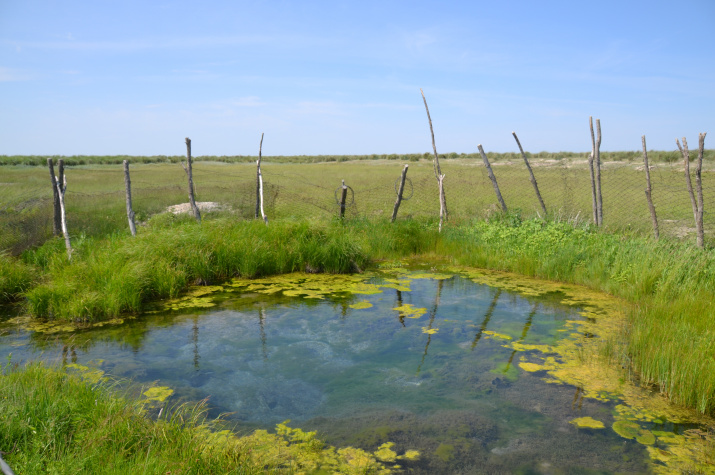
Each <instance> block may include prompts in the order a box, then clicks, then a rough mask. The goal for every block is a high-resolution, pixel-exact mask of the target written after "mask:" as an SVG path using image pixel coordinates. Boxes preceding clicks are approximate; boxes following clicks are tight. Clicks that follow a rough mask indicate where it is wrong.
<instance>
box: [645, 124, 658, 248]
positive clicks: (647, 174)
mask: <svg viewBox="0 0 715 475" xmlns="http://www.w3.org/2000/svg"><path fill="white" fill-rule="evenodd" d="M641 141H642V142H643V162H645V180H646V189H645V196H646V199H647V200H648V209H650V219H651V221H652V222H653V235H654V236H655V238H656V239H658V238H659V237H660V232H659V230H658V217H657V216H656V214H655V206H653V197H652V196H651V187H650V166H649V165H648V150H647V149H646V146H645V135H643V136H641Z"/></svg>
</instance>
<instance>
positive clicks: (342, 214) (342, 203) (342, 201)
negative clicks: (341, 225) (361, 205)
mask: <svg viewBox="0 0 715 475" xmlns="http://www.w3.org/2000/svg"><path fill="white" fill-rule="evenodd" d="M347 197H348V187H347V186H345V180H343V192H342V195H341V196H340V217H341V218H344V217H345V200H346V199H347Z"/></svg>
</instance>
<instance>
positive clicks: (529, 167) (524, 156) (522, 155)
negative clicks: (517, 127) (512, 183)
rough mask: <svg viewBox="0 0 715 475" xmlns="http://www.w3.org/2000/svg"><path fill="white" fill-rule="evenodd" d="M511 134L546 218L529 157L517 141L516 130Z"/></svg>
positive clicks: (544, 207) (544, 206)
mask: <svg viewBox="0 0 715 475" xmlns="http://www.w3.org/2000/svg"><path fill="white" fill-rule="evenodd" d="M511 135H513V136H514V140H516V144H517V145H518V146H519V151H520V152H521V157H522V158H523V159H524V163H526V169H527V170H529V176H530V177H531V178H530V180H531V184H532V185H534V191H536V197H537V198H538V199H539V204H540V205H541V209H542V211H543V212H544V219H546V205H545V204H544V200H543V199H541V193H539V186H538V185H537V184H536V177H534V172H533V171H532V170H531V165H529V159H527V158H526V154H525V153H524V149H523V148H521V142H519V137H517V136H516V132H512V133H511Z"/></svg>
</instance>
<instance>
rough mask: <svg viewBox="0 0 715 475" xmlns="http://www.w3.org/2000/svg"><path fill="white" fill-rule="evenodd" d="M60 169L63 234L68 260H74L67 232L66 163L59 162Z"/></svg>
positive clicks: (58, 180)
mask: <svg viewBox="0 0 715 475" xmlns="http://www.w3.org/2000/svg"><path fill="white" fill-rule="evenodd" d="M57 168H58V169H59V174H60V176H59V178H58V179H57V180H56V182H57V193H58V194H59V197H60V216H61V218H62V234H63V236H64V238H65V249H67V260H70V261H71V260H72V243H71V242H70V234H69V231H68V230H67V210H66V208H65V191H67V177H66V176H65V161H64V160H62V159H60V160H58V161H57Z"/></svg>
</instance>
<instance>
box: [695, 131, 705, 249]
mask: <svg viewBox="0 0 715 475" xmlns="http://www.w3.org/2000/svg"><path fill="white" fill-rule="evenodd" d="M705 135H706V133H705V132H703V133H701V134H698V167H697V168H696V169H695V186H696V187H697V192H698V216H697V223H696V229H697V232H698V237H697V242H698V246H700V247H705V227H704V223H703V214H704V210H703V182H702V176H701V175H702V171H703V154H704V153H705Z"/></svg>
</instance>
